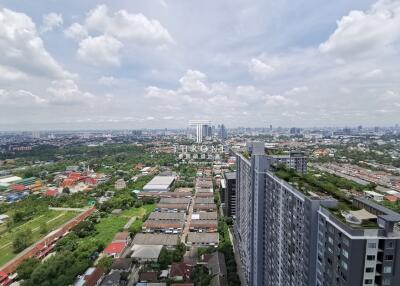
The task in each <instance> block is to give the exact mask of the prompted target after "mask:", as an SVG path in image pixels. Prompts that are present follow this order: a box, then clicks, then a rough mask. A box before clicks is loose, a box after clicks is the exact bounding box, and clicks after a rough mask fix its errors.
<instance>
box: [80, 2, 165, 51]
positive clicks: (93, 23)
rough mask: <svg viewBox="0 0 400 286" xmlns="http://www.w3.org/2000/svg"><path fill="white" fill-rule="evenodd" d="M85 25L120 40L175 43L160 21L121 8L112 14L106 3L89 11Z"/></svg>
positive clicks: (89, 28) (91, 29)
mask: <svg viewBox="0 0 400 286" xmlns="http://www.w3.org/2000/svg"><path fill="white" fill-rule="evenodd" d="M85 27H87V29H88V30H90V31H95V32H100V33H105V34H108V35H112V36H113V37H115V38H117V39H119V40H133V41H137V42H138V43H155V44H161V45H162V44H170V43H173V39H172V37H171V35H170V34H169V32H168V30H167V29H166V28H164V27H163V26H162V25H161V24H160V22H159V21H157V20H150V19H148V18H147V17H146V16H144V15H143V14H141V13H139V14H132V13H129V12H128V11H126V10H119V11H117V12H115V13H113V14H111V15H110V13H109V11H108V7H107V6H106V5H99V6H97V7H96V8H95V9H93V10H91V11H90V12H89V13H88V15H87V18H86V20H85Z"/></svg>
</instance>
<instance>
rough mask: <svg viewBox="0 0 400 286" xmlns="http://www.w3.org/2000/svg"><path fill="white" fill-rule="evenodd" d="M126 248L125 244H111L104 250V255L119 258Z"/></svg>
mask: <svg viewBox="0 0 400 286" xmlns="http://www.w3.org/2000/svg"><path fill="white" fill-rule="evenodd" d="M125 247H126V243H125V242H111V243H110V244H109V245H108V246H107V247H106V248H105V249H104V253H105V254H106V255H108V256H111V257H114V258H119V257H121V255H122V253H123V252H124V250H125Z"/></svg>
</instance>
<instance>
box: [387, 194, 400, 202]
mask: <svg viewBox="0 0 400 286" xmlns="http://www.w3.org/2000/svg"><path fill="white" fill-rule="evenodd" d="M385 200H387V201H389V202H393V203H395V202H397V201H398V200H399V198H398V197H396V196H393V195H387V196H385Z"/></svg>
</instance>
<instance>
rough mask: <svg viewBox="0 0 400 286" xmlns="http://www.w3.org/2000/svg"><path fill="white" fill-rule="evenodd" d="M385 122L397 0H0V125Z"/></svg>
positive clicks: (398, 115)
mask: <svg viewBox="0 0 400 286" xmlns="http://www.w3.org/2000/svg"><path fill="white" fill-rule="evenodd" d="M191 119H209V120H211V121H212V122H213V123H214V124H220V123H224V124H225V125H226V126H228V127H237V126H248V127H263V126H269V125H270V124H272V125H273V126H282V127H291V126H297V127H314V126H315V127H318V126H357V125H363V126H384V125H386V126H392V125H395V124H396V123H400V0H397V1H389V0H379V1H369V0H352V1H348V0H336V1H317V0H303V1H289V0H279V1H278V0H275V1H270V0H218V1H215V0H212V1H211V0H202V1H195V0H146V1H128V0H124V1H123V0H113V1H94V0H92V1H56V0H35V1H32V0H19V1H15V0H0V130H45V129H68V130H72V129H110V128H112V129H137V128H185V127H187V126H188V121H189V120H191Z"/></svg>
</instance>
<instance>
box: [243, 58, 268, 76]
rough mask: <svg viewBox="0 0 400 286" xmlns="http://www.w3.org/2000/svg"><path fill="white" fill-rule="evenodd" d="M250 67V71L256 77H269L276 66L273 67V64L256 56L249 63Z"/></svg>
mask: <svg viewBox="0 0 400 286" xmlns="http://www.w3.org/2000/svg"><path fill="white" fill-rule="evenodd" d="M248 68H249V72H250V73H251V74H252V75H253V76H254V77H255V78H259V79H264V78H267V77H269V76H270V75H272V74H273V73H274V72H275V68H273V67H272V66H271V65H269V64H267V63H265V62H263V61H261V60H259V59H256V58H253V59H251V60H250V62H249V63H248Z"/></svg>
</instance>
